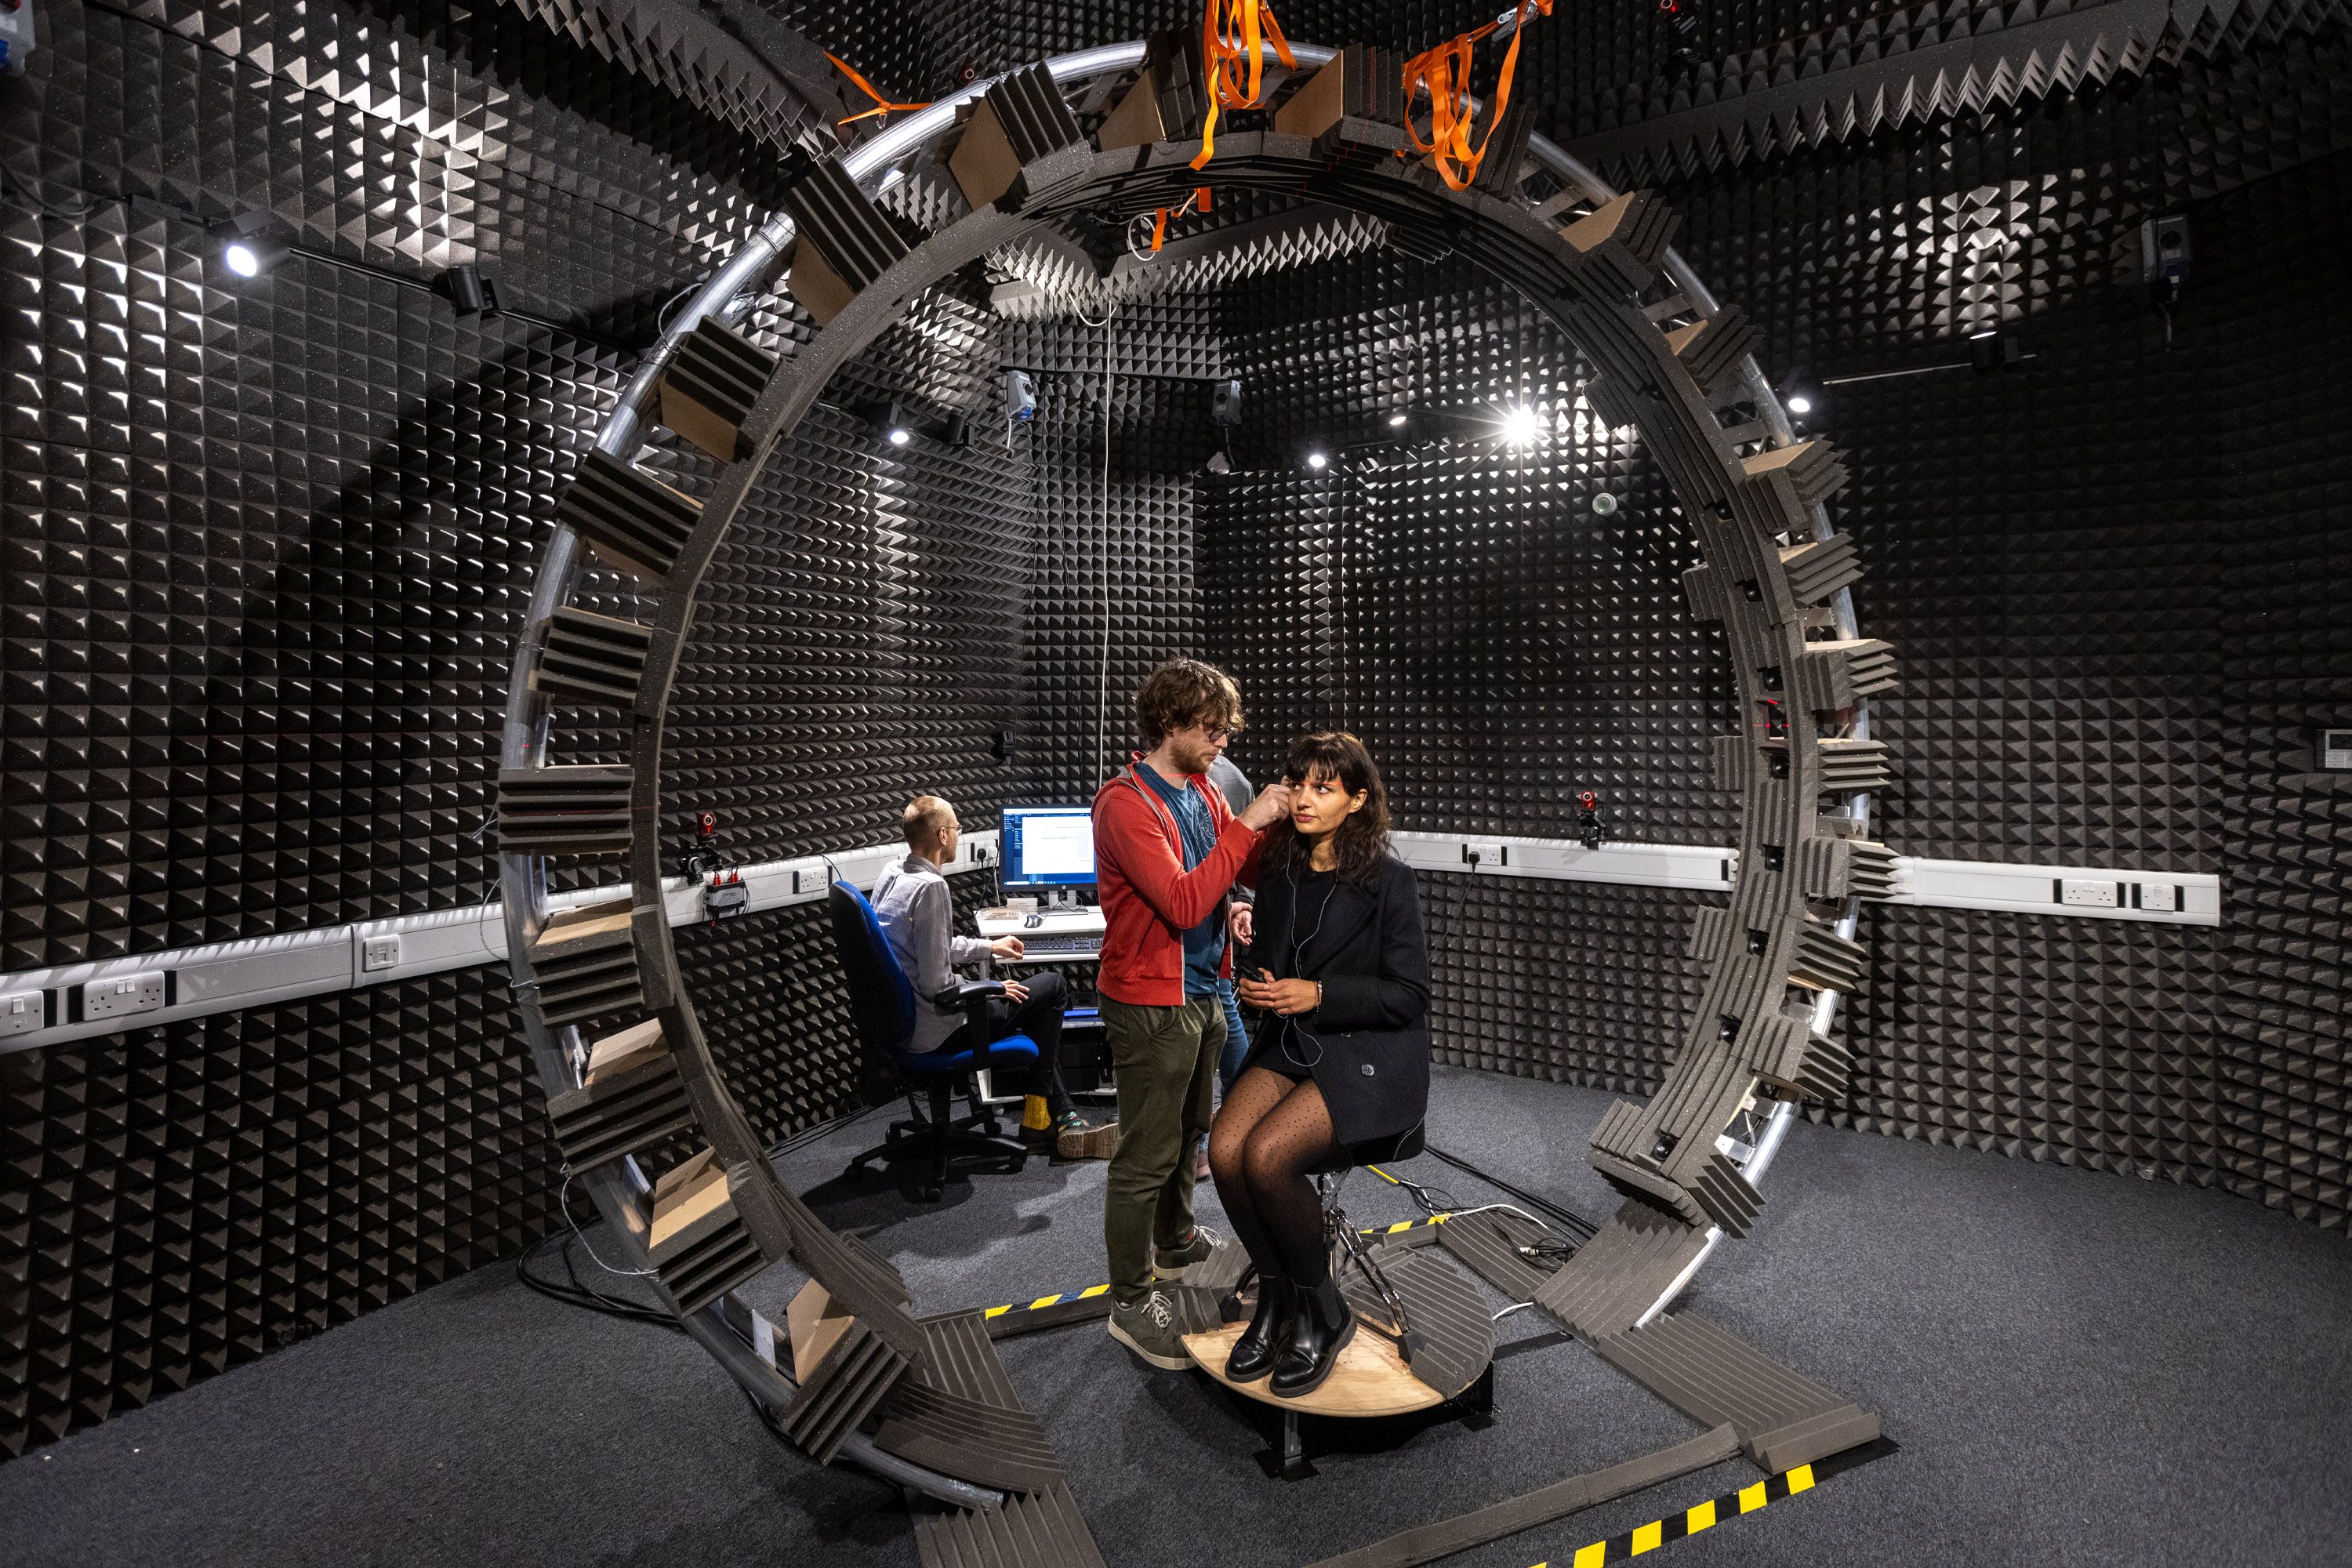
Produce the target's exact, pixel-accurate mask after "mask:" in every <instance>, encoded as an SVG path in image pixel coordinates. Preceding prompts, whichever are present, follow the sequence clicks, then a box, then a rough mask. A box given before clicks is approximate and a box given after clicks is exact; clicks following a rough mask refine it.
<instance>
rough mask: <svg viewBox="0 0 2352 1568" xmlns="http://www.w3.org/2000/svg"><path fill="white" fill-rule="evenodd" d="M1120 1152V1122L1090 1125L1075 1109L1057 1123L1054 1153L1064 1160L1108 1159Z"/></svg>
mask: <svg viewBox="0 0 2352 1568" xmlns="http://www.w3.org/2000/svg"><path fill="white" fill-rule="evenodd" d="M1054 1153H1055V1157H1056V1158H1059V1159H1064V1160H1108V1159H1109V1158H1110V1157H1111V1156H1112V1155H1114V1154H1116V1153H1118V1122H1116V1121H1107V1122H1105V1123H1103V1125H1101V1126H1100V1127H1089V1126H1087V1121H1086V1118H1085V1117H1083V1116H1080V1115H1079V1114H1078V1113H1077V1112H1076V1111H1075V1110H1073V1111H1070V1112H1069V1113H1067V1114H1066V1115H1065V1116H1064V1117H1063V1118H1062V1120H1061V1121H1058V1122H1056V1123H1055V1134H1054Z"/></svg>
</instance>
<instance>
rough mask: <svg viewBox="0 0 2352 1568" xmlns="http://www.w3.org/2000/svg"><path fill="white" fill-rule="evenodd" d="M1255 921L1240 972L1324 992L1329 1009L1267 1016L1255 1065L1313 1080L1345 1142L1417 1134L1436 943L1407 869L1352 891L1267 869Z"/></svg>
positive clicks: (1392, 865) (1253, 1055) (1325, 879)
mask: <svg viewBox="0 0 2352 1568" xmlns="http://www.w3.org/2000/svg"><path fill="white" fill-rule="evenodd" d="M1327 898H1328V903H1327V902H1326V901H1325V900H1326V899H1327ZM1254 918H1255V928H1256V929H1255V932H1254V933H1253V940H1252V942H1251V944H1250V949H1249V952H1248V955H1247V957H1246V959H1245V960H1244V964H1243V969H1245V971H1246V973H1249V974H1251V975H1253V976H1254V975H1255V974H1256V973H1258V971H1259V970H1260V969H1261V968H1264V969H1268V970H1271V971H1273V973H1274V976H1275V978H1276V979H1277V980H1290V979H1298V980H1318V981H1321V982H1322V984H1323V1002H1322V1005H1320V1006H1319V1007H1318V1008H1316V1009H1315V1010H1314V1011H1312V1012H1309V1013H1302V1014H1300V1015H1298V1016H1296V1017H1293V1018H1287V1019H1285V1018H1279V1017H1276V1016H1274V1015H1272V1014H1268V1015H1266V1016H1265V1019H1264V1020H1263V1021H1262V1022H1261V1023H1260V1024H1259V1025H1258V1028H1257V1036H1256V1039H1255V1042H1254V1044H1253V1045H1252V1047H1251V1049H1250V1056H1249V1060H1250V1061H1252V1062H1255V1061H1257V1060H1259V1059H1260V1058H1263V1057H1265V1055H1266V1053H1268V1052H1269V1051H1272V1052H1278V1053H1283V1055H1282V1056H1281V1057H1279V1058H1277V1060H1278V1061H1279V1063H1280V1065H1281V1066H1282V1067H1301V1068H1306V1069H1307V1071H1308V1072H1309V1073H1311V1074H1312V1075H1313V1077H1314V1079H1315V1085H1316V1087H1317V1088H1318V1089H1321V1090H1322V1091H1323V1103H1324V1105H1325V1106H1326V1107H1327V1108H1328V1110H1329V1111H1330V1113H1331V1127H1332V1131H1334V1132H1335V1133H1336V1134H1337V1136H1338V1138H1339V1142H1342V1143H1361V1142H1367V1141H1368V1140H1370V1139H1374V1138H1387V1137H1391V1136H1393V1135H1395V1134H1397V1133H1400V1132H1403V1131H1408V1130H1410V1129H1411V1128H1412V1127H1415V1126H1417V1125H1419V1123H1420V1121H1421V1119H1422V1117H1423V1114H1424V1113H1425V1112H1426V1111H1427V1110H1428V1108H1429V942H1428V940H1427V939H1426V938H1425V937H1424V936H1423V934H1422V929H1421V900H1420V896H1419V894H1418V892H1417V891H1416V889H1415V888H1414V886H1413V879H1412V868H1411V867H1409V866H1407V865H1405V864H1404V862H1403V861H1402V860H1396V859H1385V860H1383V861H1381V866H1380V868H1379V870H1377V871H1376V872H1375V873H1373V876H1372V878H1371V879H1370V882H1369V883H1368V884H1366V885H1365V886H1364V887H1361V888H1351V887H1349V886H1348V885H1346V884H1345V883H1342V882H1340V881H1339V880H1338V879H1337V878H1336V877H1333V876H1331V875H1329V874H1328V873H1327V874H1320V875H1318V874H1313V873H1309V874H1306V875H1301V876H1297V877H1293V876H1292V875H1291V874H1290V873H1289V872H1288V871H1286V870H1276V869H1273V868H1268V869H1266V870H1265V872H1264V873H1262V875H1261V876H1260V878H1259V882H1258V889H1257V908H1256V912H1255V917H1254ZM1241 972H1242V970H1237V971H1236V973H1241ZM1269 1065H1274V1064H1269Z"/></svg>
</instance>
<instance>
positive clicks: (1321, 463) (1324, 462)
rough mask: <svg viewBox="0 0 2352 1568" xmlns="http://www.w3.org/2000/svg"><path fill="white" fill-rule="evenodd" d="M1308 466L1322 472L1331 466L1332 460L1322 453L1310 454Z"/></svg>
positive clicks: (1308, 455) (1308, 454)
mask: <svg viewBox="0 0 2352 1568" xmlns="http://www.w3.org/2000/svg"><path fill="white" fill-rule="evenodd" d="M1330 466H1331V459H1330V458H1327V457H1325V456H1324V455H1323V454H1322V453H1320V452H1309V453H1307V467H1308V468H1313V469H1316V470H1317V471H1318V472H1320V471H1321V470H1322V469H1325V468H1329V467H1330Z"/></svg>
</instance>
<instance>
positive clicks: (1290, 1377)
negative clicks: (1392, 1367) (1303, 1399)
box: [1266, 1279, 1356, 1399]
mask: <svg viewBox="0 0 2352 1568" xmlns="http://www.w3.org/2000/svg"><path fill="white" fill-rule="evenodd" d="M1291 1289H1292V1290H1293V1292H1295V1293H1296V1295H1297V1300H1298V1317H1297V1321H1295V1322H1293V1323H1292V1324H1291V1328H1290V1342H1289V1343H1288V1344H1286V1345H1285V1346H1284V1347H1283V1350H1282V1354H1281V1355H1280V1356H1278V1357H1276V1360H1275V1363H1274V1379H1273V1381H1272V1382H1271V1383H1269V1384H1266V1387H1267V1389H1268V1391H1269V1392H1271V1393H1272V1394H1275V1396H1276V1397H1277V1398H1281V1399H1296V1398H1297V1397H1298V1396H1299V1395H1300V1394H1312V1393H1314V1392H1315V1391H1316V1390H1317V1389H1318V1388H1320V1387H1322V1386H1323V1380H1324V1379H1325V1378H1327V1377H1329V1376H1330V1375H1331V1369H1332V1368H1333V1367H1335V1366H1337V1365H1339V1352H1340V1351H1341V1350H1342V1349H1344V1348H1345V1347H1346V1346H1347V1343H1348V1342H1349V1340H1351V1339H1354V1338H1355V1337H1356V1312H1355V1309H1354V1308H1352V1307H1350V1306H1349V1305H1348V1300H1347V1298H1346V1297H1344V1296H1342V1295H1340V1294H1339V1281H1338V1280H1336V1279H1325V1280H1324V1281H1323V1282H1322V1283H1321V1284H1319V1285H1314V1286H1307V1285H1293V1286H1292V1287H1291Z"/></svg>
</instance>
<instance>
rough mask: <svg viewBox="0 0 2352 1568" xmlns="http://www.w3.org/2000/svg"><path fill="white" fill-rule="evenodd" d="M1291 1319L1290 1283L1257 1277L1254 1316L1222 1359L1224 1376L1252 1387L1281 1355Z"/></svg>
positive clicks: (1292, 1314)
mask: <svg viewBox="0 0 2352 1568" xmlns="http://www.w3.org/2000/svg"><path fill="white" fill-rule="evenodd" d="M1295 1316H1296V1313H1295V1312H1294V1310H1292V1307H1291V1302H1290V1281H1289V1280H1287V1279H1282V1278H1280V1277H1279V1276H1277V1275H1272V1274H1261V1275H1259V1276H1258V1278H1257V1316H1255V1317H1254V1318H1252V1319H1251V1320H1250V1324H1249V1327H1248V1328H1246V1329H1244V1330H1243V1331H1242V1337H1241V1338H1239V1339H1237V1340H1235V1341H1234V1348H1233V1353H1232V1354H1230V1355H1228V1356H1226V1357H1225V1375H1226V1376H1227V1377H1229V1378H1231V1379H1232V1380H1233V1381H1234V1382H1235V1383H1255V1382H1256V1381H1257V1380H1258V1379H1259V1378H1261V1377H1264V1376H1265V1374H1266V1373H1269V1372H1272V1371H1273V1370H1274V1358H1275V1357H1276V1356H1277V1355H1280V1354H1281V1353H1282V1342H1283V1341H1284V1340H1285V1339H1286V1338H1288V1337H1289V1333H1290V1324H1291V1320H1292V1319H1293V1318H1294V1317H1295Z"/></svg>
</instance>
